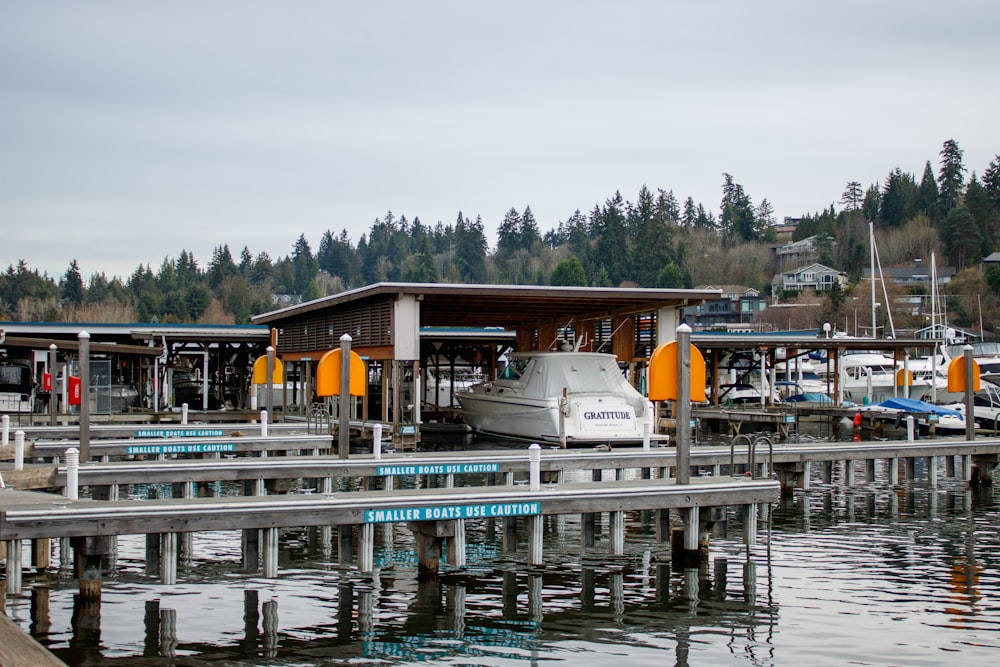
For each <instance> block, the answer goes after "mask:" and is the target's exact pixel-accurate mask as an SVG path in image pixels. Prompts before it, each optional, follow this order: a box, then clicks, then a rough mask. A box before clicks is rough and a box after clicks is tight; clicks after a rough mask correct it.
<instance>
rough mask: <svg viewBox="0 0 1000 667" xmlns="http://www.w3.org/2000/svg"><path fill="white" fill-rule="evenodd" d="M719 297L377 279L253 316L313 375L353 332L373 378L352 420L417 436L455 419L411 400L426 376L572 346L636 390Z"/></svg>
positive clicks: (280, 350) (490, 367)
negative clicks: (610, 359) (669, 345)
mask: <svg viewBox="0 0 1000 667" xmlns="http://www.w3.org/2000/svg"><path fill="white" fill-rule="evenodd" d="M719 296H720V292H719V291H718V290H684V289H642V288H635V289H627V288H591V287H540V286H523V285H453V284H438V283H428V284H425V283H377V284H374V285H369V286H367V287H363V288H360V289H356V290H350V291H347V292H343V293H341V294H336V295H332V296H329V297H324V298H321V299H317V300H315V301H310V302H308V303H303V304H299V305H296V306H292V307H289V308H284V309H281V310H276V311H273V312H270V313H265V314H262V315H258V316H256V317H254V318H253V321H254V323H255V324H258V325H267V326H268V327H270V328H271V329H272V330H273V331H275V332H276V334H275V341H276V354H277V356H278V357H279V358H280V359H281V361H282V363H283V364H286V367H287V366H288V365H291V366H292V367H298V366H299V365H301V366H302V367H304V368H314V367H315V364H316V363H318V361H319V359H320V358H321V357H322V356H323V355H324V354H326V353H327V352H328V351H329V350H332V349H334V348H336V347H337V346H338V343H339V340H340V337H341V336H342V335H343V334H345V333H346V334H349V335H350V336H351V343H350V344H351V350H352V352H356V353H357V354H358V355H360V356H361V357H362V359H363V360H364V361H365V363H366V367H367V371H368V380H369V387H368V392H367V395H366V396H365V397H364V398H362V399H359V400H358V401H357V402H356V403H355V405H354V408H353V409H354V410H356V411H357V414H356V415H354V416H356V417H359V418H360V419H362V420H366V421H367V420H381V421H385V422H389V423H392V424H393V433H404V432H405V429H404V428H402V427H403V426H407V425H412V427H413V430H414V431H416V434H417V437H418V438H419V427H420V424H421V423H422V422H425V421H428V420H429V419H431V418H440V419H447V418H449V417H450V416H452V415H451V413H452V407H451V406H446V405H440V403H438V404H435V403H433V402H425V401H424V400H417V399H422V398H424V390H423V387H424V386H426V384H427V382H428V380H427V378H428V376H429V374H433V376H434V380H435V382H436V381H437V380H438V379H440V378H457V377H459V376H460V375H461V374H462V373H463V372H465V371H478V372H481V373H482V375H483V377H484V378H485V379H488V380H493V379H496V378H497V375H498V372H499V369H500V368H501V366H502V364H503V359H504V357H505V355H506V354H507V353H509V352H512V351H517V352H529V351H545V350H555V349H561V348H562V347H563V346H564V345H570V346H573V347H576V348H577V349H579V350H580V351H584V352H606V353H609V354H613V355H614V356H615V357H616V358H617V361H618V363H619V365H620V366H621V367H622V368H624V370H625V374H626V376H627V377H628V378H629V380H630V381H631V382H632V384H633V385H639V384H640V383H641V382H642V379H643V378H644V370H645V366H646V363H647V361H648V358H649V354H650V353H651V352H652V350H653V349H655V347H656V346H657V345H659V344H661V343H664V342H667V341H670V340H673V338H674V331H675V329H676V327H677V326H678V325H679V324H680V323H681V309H683V308H684V307H685V306H689V305H694V304H696V303H700V302H702V301H704V300H707V299H717V298H719ZM306 372H307V373H308V372H309V371H306ZM560 393H561V390H560ZM436 395H437V393H434V394H432V396H436ZM424 409H426V410H428V411H429V413H428V414H427V415H424V414H422V411H423V410H424ZM425 417H427V419H425Z"/></svg>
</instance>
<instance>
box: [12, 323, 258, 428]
mask: <svg viewBox="0 0 1000 667" xmlns="http://www.w3.org/2000/svg"><path fill="white" fill-rule="evenodd" d="M0 332H2V335H3V341H2V344H0V350H3V351H5V352H6V355H7V358H8V359H10V360H12V361H16V362H17V363H21V364H24V365H26V366H28V367H29V368H30V370H31V374H32V379H33V381H34V383H35V388H34V389H35V391H34V405H33V406H32V407H33V409H32V410H31V411H30V412H29V413H26V414H23V415H17V419H16V421H17V423H19V424H22V425H29V424H32V423H50V422H51V423H54V422H53V419H52V417H51V412H52V410H53V408H52V407H50V396H51V392H50V391H48V390H47V389H45V388H44V387H45V385H44V383H43V380H44V376H45V375H46V374H49V375H51V376H52V377H53V378H55V380H54V382H53V384H55V385H56V393H57V394H59V390H60V388H61V387H62V385H63V383H62V375H63V371H64V369H65V368H66V367H67V366H69V368H70V371H69V374H70V375H71V376H72V375H74V374H76V373H77V372H78V368H79V365H80V359H79V357H80V349H81V340H80V335H81V333H84V332H85V333H86V335H87V336H89V338H87V341H88V342H87V349H88V351H89V353H90V360H89V369H90V376H91V378H90V390H91V391H92V392H95V393H96V403H94V406H93V409H92V410H91V412H92V414H95V415H96V414H111V415H113V414H115V413H122V412H128V413H129V414H130V415H133V416H134V415H136V414H137V413H144V414H146V415H149V416H150V418H151V419H152V420H154V421H155V420H157V419H158V416H157V415H162V414H163V413H164V411H169V410H172V409H174V410H177V409H180V407H181V403H182V402H187V403H189V407H190V409H191V410H209V409H217V408H219V407H222V406H226V407H228V408H229V409H230V410H233V409H235V410H239V409H241V408H244V407H248V406H247V403H248V401H247V398H248V394H249V380H250V377H249V371H250V368H251V365H252V363H253V360H254V359H255V358H256V357H258V356H260V355H261V354H263V353H264V349H265V348H266V346H267V345H268V342H269V340H270V331H269V329H268V328H267V327H260V326H241V325H196V324H114V323H95V322H87V323H52V322H0ZM53 359H54V361H53ZM50 367H51V368H50ZM53 371H54V372H53ZM182 375H183V377H184V378H189V379H191V382H190V383H189V384H191V385H192V386H191V389H192V392H193V395H197V397H198V398H197V400H196V401H195V400H194V399H193V398H192V399H191V400H188V399H187V398H185V397H183V396H175V395H174V389H175V388H176V387H177V386H179V385H180V382H179V380H180V379H181V377H182ZM55 402H56V403H57V404H58V405H57V406H55V407H54V409H55V411H56V412H57V413H58V419H57V421H59V422H61V423H70V422H75V420H76V417H75V415H72V414H70V411H69V410H68V409H67V408H66V403H67V401H66V400H65V397H64V396H62V395H57V396H55Z"/></svg>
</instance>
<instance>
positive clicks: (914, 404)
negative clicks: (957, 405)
mask: <svg viewBox="0 0 1000 667" xmlns="http://www.w3.org/2000/svg"><path fill="white" fill-rule="evenodd" d="M878 407H880V408H889V409H890V410H902V411H903V412H923V413H926V414H935V415H950V416H952V417H961V416H962V413H961V412H959V411H958V410H949V409H948V408H942V407H941V406H940V405H934V404H933V403H925V402H924V401H918V400H915V399H912V398H890V399H888V400H886V401H882V402H881V403H879V404H878Z"/></svg>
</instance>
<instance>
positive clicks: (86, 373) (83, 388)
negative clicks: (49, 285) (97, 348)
mask: <svg viewBox="0 0 1000 667" xmlns="http://www.w3.org/2000/svg"><path fill="white" fill-rule="evenodd" d="M77 340H78V341H79V343H80V351H79V363H80V460H82V461H83V462H84V463H86V462H88V461H90V334H89V333H87V332H86V331H81V332H80V333H79V334H77ZM66 385H67V386H68V385H69V366H67V367H66Z"/></svg>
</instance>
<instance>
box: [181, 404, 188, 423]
mask: <svg viewBox="0 0 1000 667" xmlns="http://www.w3.org/2000/svg"><path fill="white" fill-rule="evenodd" d="M181 423H182V424H187V423H188V404H187V403H181Z"/></svg>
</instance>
